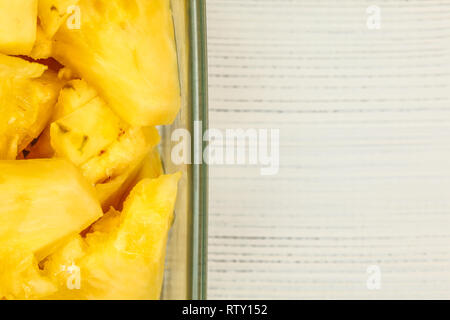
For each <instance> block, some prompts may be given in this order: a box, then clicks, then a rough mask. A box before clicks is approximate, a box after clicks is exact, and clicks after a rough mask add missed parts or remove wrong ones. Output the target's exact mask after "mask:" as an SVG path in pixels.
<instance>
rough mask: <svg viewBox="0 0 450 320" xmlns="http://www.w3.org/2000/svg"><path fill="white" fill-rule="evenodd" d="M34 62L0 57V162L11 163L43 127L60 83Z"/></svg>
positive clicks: (54, 75)
mask: <svg viewBox="0 0 450 320" xmlns="http://www.w3.org/2000/svg"><path fill="white" fill-rule="evenodd" d="M45 69H46V67H45V66H43V65H40V64H37V63H30V62H26V61H24V60H22V59H19V58H13V57H7V56H3V55H0V75H3V76H2V77H1V78H0V103H1V105H2V113H1V114H0V159H6V160H13V159H15V158H16V157H17V155H18V153H19V152H21V151H22V150H23V149H25V147H26V146H27V145H28V144H29V143H30V142H31V141H32V140H33V139H35V138H36V137H38V136H39V134H40V133H41V131H42V130H43V129H44V128H45V126H46V125H47V122H48V121H49V119H50V116H51V114H52V111H53V107H54V104H55V102H56V99H57V96H58V93H59V90H60V88H61V86H62V85H61V82H60V81H59V80H58V78H57V76H56V73H55V72H53V71H47V72H45V73H44V71H45Z"/></svg>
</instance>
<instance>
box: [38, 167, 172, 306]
mask: <svg viewBox="0 0 450 320" xmlns="http://www.w3.org/2000/svg"><path fill="white" fill-rule="evenodd" d="M179 178H180V174H174V175H163V176H160V177H159V178H157V179H154V180H151V179H145V180H142V181H141V182H139V183H138V184H137V185H136V187H135V188H134V189H133V190H132V192H131V193H130V195H129V196H128V198H127V200H126V202H125V204H124V209H123V211H122V213H121V214H120V215H119V214H118V212H116V211H115V210H112V211H110V212H109V213H108V214H107V215H105V217H104V218H102V219H100V220H99V221H98V222H97V223H96V224H94V225H93V227H92V230H91V231H92V232H91V233H88V234H87V236H86V239H85V240H83V239H81V238H80V237H75V238H74V239H73V240H71V241H70V242H68V244H67V245H66V246H65V247H63V248H61V249H60V250H58V251H57V252H55V253H54V254H53V255H51V256H50V257H49V259H48V261H47V263H46V264H45V267H44V272H45V273H46V274H47V275H48V277H49V278H52V277H53V278H56V279H57V283H58V285H59V290H58V292H56V293H55V294H52V295H50V296H49V297H47V298H48V299H158V298H159V296H160V292H161V286H162V280H163V271H164V258H165V248H166V242H167V234H168V231H169V229H170V226H171V224H172V220H173V209H174V205H175V199H176V194H177V184H178V180H179ZM68 265H73V266H74V267H77V268H79V270H80V274H81V277H80V282H81V283H80V287H79V288H80V289H79V290H70V289H68V288H67V281H68V279H69V276H70V275H68V274H67V273H64V272H61V270H65V269H66V267H65V266H68Z"/></svg>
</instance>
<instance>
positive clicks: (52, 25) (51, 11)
mask: <svg viewBox="0 0 450 320" xmlns="http://www.w3.org/2000/svg"><path fill="white" fill-rule="evenodd" d="M77 3H78V0H39V20H40V22H41V25H42V28H43V30H44V32H45V34H46V35H47V37H49V38H52V37H53V36H54V35H55V33H56V31H58V29H59V28H60V27H61V25H62V24H63V23H64V21H66V19H67V17H68V16H69V14H71V10H70V9H71V7H72V6H74V5H76V4H77Z"/></svg>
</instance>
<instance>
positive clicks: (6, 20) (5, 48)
mask: <svg viewBox="0 0 450 320" xmlns="http://www.w3.org/2000/svg"><path fill="white" fill-rule="evenodd" d="M37 7H38V0H0V52H1V53H5V54H12V55H28V54H29V53H30V52H31V49H32V48H33V45H34V41H35V40H36V25H37Z"/></svg>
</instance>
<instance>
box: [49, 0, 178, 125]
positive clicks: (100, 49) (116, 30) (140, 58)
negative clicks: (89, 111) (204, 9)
mask: <svg viewBox="0 0 450 320" xmlns="http://www.w3.org/2000/svg"><path fill="white" fill-rule="evenodd" d="M78 5H79V6H80V9H81V12H82V14H81V29H79V30H72V29H69V28H68V27H67V26H63V27H61V29H60V30H59V31H58V33H57V34H56V35H55V43H54V55H55V57H56V59H57V60H59V61H60V62H61V63H62V64H64V65H66V66H68V67H70V68H71V69H73V70H74V71H75V72H77V73H78V74H80V75H81V76H82V77H83V78H85V79H86V80H87V81H88V82H89V83H91V84H92V85H93V86H94V87H95V88H96V89H97V91H98V92H99V94H100V96H102V97H103V98H104V99H105V100H106V102H107V103H108V105H110V106H111V108H113V109H114V111H115V112H116V113H117V114H118V115H119V116H120V117H122V118H123V119H124V120H125V121H127V122H128V123H129V124H131V125H134V126H154V125H163V124H170V123H172V122H173V120H174V119H175V117H176V115H177V113H178V111H179V109H180V105H181V98H180V88H179V79H178V65H177V55H176V49H175V40H174V31H173V22H172V16H171V10H170V1H169V0H152V1H148V0H128V1H110V0H97V1H90V0H80V1H79V3H78ZM74 52H76V53H77V54H73V53H74Z"/></svg>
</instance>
